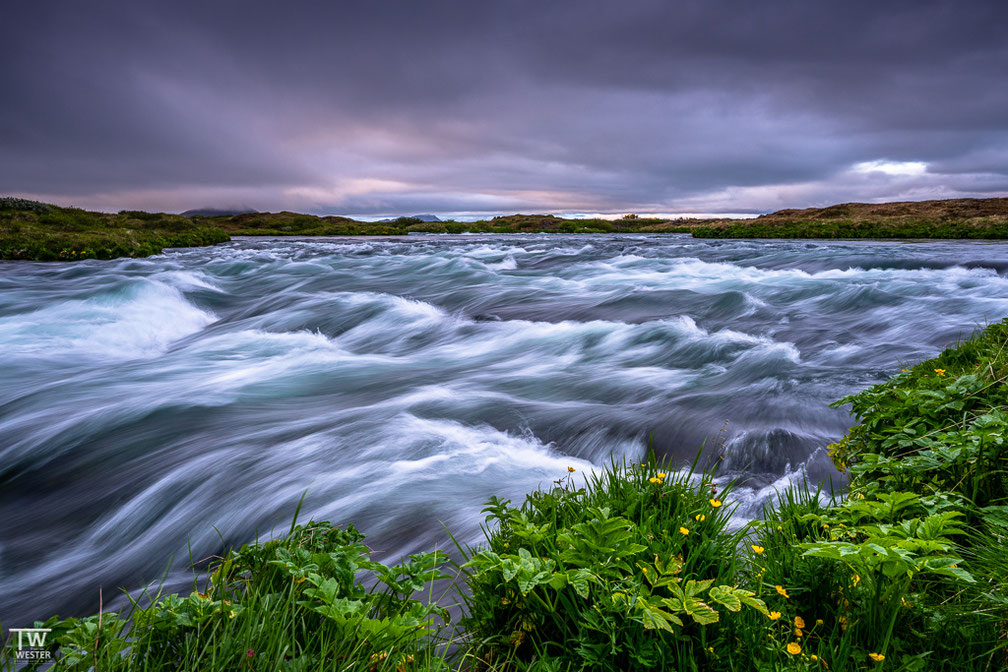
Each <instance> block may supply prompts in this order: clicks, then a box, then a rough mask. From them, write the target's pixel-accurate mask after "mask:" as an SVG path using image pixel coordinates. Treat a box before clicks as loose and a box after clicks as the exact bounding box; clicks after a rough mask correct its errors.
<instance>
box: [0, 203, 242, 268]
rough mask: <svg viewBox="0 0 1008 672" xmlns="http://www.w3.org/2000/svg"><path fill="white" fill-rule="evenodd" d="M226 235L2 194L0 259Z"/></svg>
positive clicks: (176, 218)
mask: <svg viewBox="0 0 1008 672" xmlns="http://www.w3.org/2000/svg"><path fill="white" fill-rule="evenodd" d="M227 240H230V236H228V235H227V234H226V233H224V232H223V231H221V230H220V229H219V228H216V227H214V226H211V225H208V224H207V223H205V222H201V221H197V220H193V219H190V218H188V217H182V216H181V215H166V214H163V213H148V212H137V211H123V212H120V213H118V214H114V215H113V214H109V213H104V212H90V211H87V210H81V209H79V208H61V207H59V206H55V205H49V204H47V203H39V202H37V201H26V200H23V199H17V198H0V259H22V260H32V261H80V260H82V259H114V258H116V257H147V256H150V255H152V254H158V253H160V252H161V251H162V250H163V249H164V248H166V247H199V246H204V245H214V244H216V243H223V242H225V241H227Z"/></svg>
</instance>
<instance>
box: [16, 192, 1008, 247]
mask: <svg viewBox="0 0 1008 672" xmlns="http://www.w3.org/2000/svg"><path fill="white" fill-rule="evenodd" d="M410 233H490V234H497V233H690V234H692V235H693V236H694V237H696V238H826V239H831V238H832V239H836V238H950V239H951V238H983V239H1008V198H987V199H956V200H946V201H921V202H907V203H884V204H877V205H875V204H865V203H846V204H842V205H833V206H830V207H828V208H819V209H816V208H811V209H807V210H780V211H777V212H774V213H770V214H767V215H761V216H760V217H757V218H755V219H747V220H732V219H673V220H668V219H659V218H647V217H637V216H636V215H627V216H625V217H622V218H620V219H613V220H608V219H564V218H562V217H556V216H554V215H507V216H503V217H494V218H493V219H490V220H483V221H477V222H454V221H441V222H424V221H421V220H420V219H418V218H416V217H400V218H398V219H395V220H393V221H390V222H361V221H357V220H354V219H350V218H347V217H336V216H328V217H319V216H316V215H305V214H298V213H293V212H275V213H269V212H267V213H261V212H252V213H243V214H236V215H218V216H193V217H184V216H182V215H170V214H163V213H147V212H138V211H122V212H119V213H118V214H109V213H101V212H89V211H86V210H81V209H78V208H62V207H59V206H55V205H50V204H46V203H39V202H37V201H27V200H24V199H18V198H0V259H33V260H43V261H54V260H62V261H67V260H77V259H94V258H98V259H111V258H114V257H143V256H148V255H151V254H157V253H158V252H160V251H161V250H162V249H164V248H165V247H191V246H199V245H213V244H215V243H219V242H224V241H226V240H229V239H230V236H393V235H396V236H397V235H406V234H410Z"/></svg>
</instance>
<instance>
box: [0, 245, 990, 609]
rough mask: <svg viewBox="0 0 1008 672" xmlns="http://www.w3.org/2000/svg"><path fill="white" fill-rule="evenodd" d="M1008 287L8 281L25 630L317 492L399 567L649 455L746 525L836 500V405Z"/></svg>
mask: <svg viewBox="0 0 1008 672" xmlns="http://www.w3.org/2000/svg"><path fill="white" fill-rule="evenodd" d="M1006 272H1008V244H1004V243H986V242H958V241H957V242H948V241H943V242H877V241H865V242H843V241H841V242H825V241H702V240H693V239H692V238H689V237H688V236H681V235H653V236H647V235H621V236H612V235H579V236H562V235H509V236H477V235H462V236H409V237H406V238H383V239H377V238H366V239H364V238H339V239H314V240H304V239H280V240H277V239H237V240H235V241H234V242H231V243H228V244H224V245H220V246H216V247H212V248H194V249H183V250H169V251H167V252H166V253H164V254H161V255H158V256H155V257H150V258H148V259H121V260H114V261H85V262H78V263H72V264H66V263H27V262H0V364H2V366H0V622H2V624H3V626H4V627H12V626H23V625H26V624H30V621H32V620H33V619H43V618H45V617H47V616H49V615H51V614H53V613H59V614H61V615H63V616H69V615H84V614H87V613H95V612H96V611H97V609H98V591H99V586H101V587H102V589H103V594H104V600H105V604H106V606H108V605H109V604H110V603H111V604H113V605H115V604H116V603H117V602H118V603H120V604H121V602H122V598H121V597H119V598H117V597H116V595H117V594H119V595H121V593H120V592H119V588H120V587H125V588H129V589H131V590H137V589H139V588H141V587H143V586H144V585H146V584H147V583H148V582H150V581H158V580H159V579H160V578H161V577H162V576H166V577H167V582H168V585H169V586H170V587H174V588H177V587H178V586H179V585H180V582H181V581H183V580H184V577H185V576H186V574H185V568H186V566H187V564H188V562H189V559H190V558H192V559H200V558H205V557H207V556H210V555H212V554H214V553H219V552H220V550H221V549H222V548H223V547H226V546H228V545H230V544H240V543H243V542H247V541H249V540H252V539H254V538H256V537H257V535H258V536H259V537H261V538H265V537H268V536H270V535H271V534H274V533H282V532H283V531H284V530H285V529H286V528H287V526H289V524H290V520H291V517H292V515H293V514H294V511H295V509H296V507H297V505H298V501H299V500H300V499H301V497H302V495H303V496H304V505H303V508H302V512H301V519H302V520H307V519H308V518H309V517H314V518H316V519H329V520H332V521H333V522H335V523H339V524H345V523H353V524H355V525H356V526H357V527H358V528H359V529H361V530H362V531H364V532H365V533H366V534H368V537H369V538H368V541H369V544H370V545H371V546H372V547H373V548H374V549H376V551H377V555H378V557H380V558H381V559H384V560H389V561H391V560H394V559H397V558H398V557H399V556H400V555H402V554H404V553H409V552H415V551H418V550H430V549H433V548H434V547H442V548H445V547H448V546H450V543H451V542H450V540H449V537H448V534H447V532H446V530H450V531H451V532H452V533H453V534H454V535H455V536H456V537H457V538H458V539H459V540H460V541H462V542H464V543H476V542H478V541H479V539H480V538H481V533H480V530H479V525H480V522H481V521H482V516H481V514H480V508H481V507H482V505H483V503H484V502H485V501H486V499H487V498H488V497H490V496H491V495H498V496H501V497H509V498H512V499H513V500H520V499H521V498H522V497H523V496H524V494H525V493H527V492H529V491H530V490H532V489H535V488H536V487H538V486H549V485H550V484H551V482H552V481H553V480H554V479H556V478H559V477H561V476H564V475H566V474H567V467H568V466H572V467H574V468H575V469H577V470H578V471H577V472H576V474H577V475H581V474H583V473H586V472H588V471H589V470H591V469H594V468H598V467H599V466H601V465H603V464H605V463H606V462H608V461H609V460H610V459H612V458H615V459H617V460H622V459H624V458H625V459H628V460H637V459H640V458H641V457H642V456H644V455H645V454H646V452H647V450H648V445H649V443H650V444H651V445H652V446H653V448H654V450H655V451H656V452H657V453H659V454H662V455H667V456H671V457H672V458H673V459H675V460H677V461H678V462H679V463H682V464H685V463H688V462H689V461H691V460H692V459H693V458H694V457H695V456H696V455H697V453H698V451H699V450H700V449H701V446H706V448H705V453H704V457H703V458H701V459H702V462H703V463H707V462H708V461H709V460H713V459H720V462H721V466H720V479H721V480H729V479H732V478H739V479H741V484H740V485H739V487H738V488H737V489H736V490H735V494H734V495H733V496H732V497H731V499H732V501H730V502H729V504H732V505H737V507H738V508H737V511H736V517H737V519H738V520H744V519H746V518H749V517H754V516H756V515H758V513H759V508H760V505H761V504H762V502H764V501H765V500H766V499H767V498H768V497H770V496H772V494H773V492H774V491H775V490H776V489H779V488H781V487H784V486H786V485H787V484H788V483H789V482H792V481H795V480H800V479H802V478H807V479H808V480H810V481H812V482H822V483H825V484H827V487H829V484H830V483H832V484H833V485H834V486H836V487H838V488H839V487H840V485H841V478H840V475H839V474H838V473H837V472H836V471H835V470H834V469H833V467H832V465H831V464H830V462H829V459H828V457H827V456H826V451H825V446H826V444H828V443H830V442H831V441H834V440H836V439H837V438H839V437H840V436H842V435H843V433H844V431H845V430H846V429H847V427H848V426H849V425H850V424H852V422H853V420H852V419H851V418H850V417H849V415H848V412H847V410H845V409H842V408H841V409H830V408H829V407H828V404H829V403H830V402H832V401H834V400H836V399H838V398H839V397H841V396H842V395H844V394H847V393H850V392H854V391H856V390H859V389H861V388H864V387H866V386H868V385H871V384H874V383H877V382H880V381H882V380H884V379H885V378H886V377H888V376H889V375H891V374H892V373H893V372H895V371H898V370H899V369H900V368H901V366H902V365H903V363H907V362H915V361H918V360H921V359H923V358H927V357H930V356H933V355H934V354H936V353H937V352H938V351H939V350H941V349H942V348H943V347H944V346H946V345H947V344H949V343H951V342H954V341H955V340H956V339H957V338H960V337H964V336H968V335H969V334H970V333H971V332H972V331H973V330H974V329H975V328H976V327H979V326H983V325H984V324H986V323H988V322H993V321H998V320H1000V319H1002V318H1003V317H1004V316H1005V315H1008V276H1006ZM172 559H174V563H173V564H171V565H169V563H170V561H171V560H172Z"/></svg>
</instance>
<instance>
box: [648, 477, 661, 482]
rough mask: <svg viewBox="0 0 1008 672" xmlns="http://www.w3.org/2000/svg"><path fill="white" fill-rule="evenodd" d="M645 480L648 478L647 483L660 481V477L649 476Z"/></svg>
mask: <svg viewBox="0 0 1008 672" xmlns="http://www.w3.org/2000/svg"><path fill="white" fill-rule="evenodd" d="M647 480H648V483H661V479H660V478H655V477H654V476H652V477H651V478H649V479H647Z"/></svg>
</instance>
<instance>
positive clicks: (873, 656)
mask: <svg viewBox="0 0 1008 672" xmlns="http://www.w3.org/2000/svg"><path fill="white" fill-rule="evenodd" d="M868 657H869V658H871V659H872V660H874V661H875V662H876V663H881V662H882V661H883V660H885V656H883V655H882V654H881V653H869V654H868Z"/></svg>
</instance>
